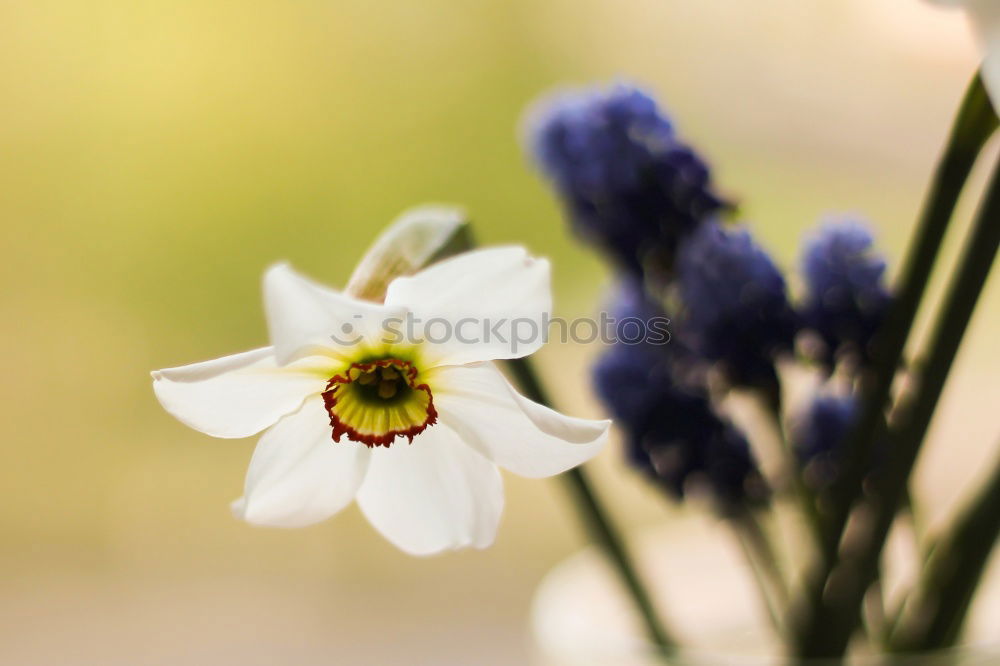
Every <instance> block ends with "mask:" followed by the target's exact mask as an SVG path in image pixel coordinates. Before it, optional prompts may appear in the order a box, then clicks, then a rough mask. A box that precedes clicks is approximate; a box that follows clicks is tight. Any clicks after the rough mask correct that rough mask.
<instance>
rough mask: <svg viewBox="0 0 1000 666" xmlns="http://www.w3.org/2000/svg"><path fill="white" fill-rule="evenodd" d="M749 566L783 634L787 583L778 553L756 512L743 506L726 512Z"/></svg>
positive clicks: (770, 613)
mask: <svg viewBox="0 0 1000 666" xmlns="http://www.w3.org/2000/svg"><path fill="white" fill-rule="evenodd" d="M728 522H729V524H730V525H731V527H732V528H733V532H734V533H735V534H736V537H737V539H738V540H739V542H740V546H741V547H742V548H743V553H744V555H745V556H746V559H747V562H748V564H749V565H750V569H751V571H752V572H753V575H754V578H755V579H756V582H757V589H758V590H759V592H760V596H761V601H762V602H763V604H764V608H765V609H766V610H767V613H768V616H769V617H770V619H771V624H772V626H774V630H775V631H776V632H777V633H778V635H779V636H782V635H784V632H785V627H784V617H783V615H784V608H785V604H786V603H787V602H788V585H787V583H786V582H785V577H784V576H783V575H782V573H781V569H780V567H779V565H778V557H777V553H775V552H774V548H773V546H772V544H771V540H770V539H769V538H768V536H767V534H766V533H765V532H764V528H763V527H761V524H760V522H759V521H758V520H757V518H756V516H754V515H753V513H751V512H750V511H749V510H747V509H742V510H740V511H738V512H736V513H735V514H733V515H732V516H729V520H728Z"/></svg>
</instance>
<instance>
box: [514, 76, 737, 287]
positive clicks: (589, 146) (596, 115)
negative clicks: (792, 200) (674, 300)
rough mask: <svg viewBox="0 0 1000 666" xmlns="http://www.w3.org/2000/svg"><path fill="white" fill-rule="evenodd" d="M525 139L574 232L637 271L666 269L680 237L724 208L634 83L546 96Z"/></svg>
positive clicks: (696, 160) (700, 166) (700, 167)
mask: <svg viewBox="0 0 1000 666" xmlns="http://www.w3.org/2000/svg"><path fill="white" fill-rule="evenodd" d="M528 143H529V148H530V150H531V152H532V154H533V155H534V158H535V160H536V162H537V163H538V165H539V167H540V169H541V171H542V172H543V173H544V174H545V176H547V177H548V178H549V179H550V180H551V181H552V183H553V184H554V186H555V188H556V190H557V191H558V193H559V195H560V197H561V198H562V200H563V204H564V206H565V208H566V210H567V214H568V217H569V219H570V221H571V224H572V225H573V227H574V229H575V230H576V231H577V232H578V233H580V234H581V235H582V236H583V237H584V238H586V239H588V240H589V241H590V242H593V243H595V244H596V245H598V246H600V247H601V248H603V250H604V251H605V252H606V253H607V254H609V255H610V256H611V257H612V258H613V259H614V260H615V262H616V263H617V264H618V265H619V266H620V267H622V268H624V270H625V271H627V272H628V273H631V274H633V275H638V274H641V273H642V272H643V271H644V270H646V269H649V268H651V267H652V268H654V269H655V271H656V272H666V271H669V270H670V266H671V264H672V260H673V253H674V251H675V250H676V246H677V243H678V241H679V239H680V238H682V237H683V236H685V235H687V234H689V233H690V232H691V231H692V230H693V229H694V228H695V227H696V226H697V225H698V223H699V222H700V221H701V220H703V219H705V218H706V217H707V216H709V215H711V214H712V213H714V212H715V211H717V210H719V209H720V208H721V207H723V202H722V200H721V199H720V197H718V196H717V195H716V194H715V192H714V190H713V187H712V183H711V177H710V174H709V170H708V167H707V166H706V164H705V162H704V161H703V160H702V159H701V158H700V157H699V156H698V155H697V154H695V153H694V151H692V150H691V149H690V148H689V147H688V146H686V145H684V144H683V143H681V142H680V141H679V140H678V139H677V137H676V135H675V133H674V129H673V126H672V125H671V123H670V121H669V120H668V119H667V117H666V115H665V114H664V113H663V112H662V111H661V110H660V108H659V107H658V106H657V103H656V101H655V100H654V99H653V98H652V97H651V96H650V95H649V94H648V93H646V92H644V91H642V90H641V89H639V88H637V87H634V86H631V85H626V84H618V85H615V86H612V87H611V88H610V89H608V90H588V91H582V92H576V93H563V94H557V95H554V96H552V97H550V98H548V99H544V100H542V101H541V102H539V103H538V104H536V105H535V107H534V109H533V111H532V112H531V113H530V114H529V122H528Z"/></svg>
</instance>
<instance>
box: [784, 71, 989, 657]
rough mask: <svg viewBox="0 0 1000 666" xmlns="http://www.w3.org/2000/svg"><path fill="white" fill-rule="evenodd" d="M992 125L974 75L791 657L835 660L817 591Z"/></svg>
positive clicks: (933, 189) (847, 450)
mask: <svg viewBox="0 0 1000 666" xmlns="http://www.w3.org/2000/svg"><path fill="white" fill-rule="evenodd" d="M996 127H997V116H996V113H995V112H994V110H993V107H992V105H991V104H990V101H989V97H988V96H987V94H986V89H985V87H984V86H983V82H982V79H981V77H980V76H979V74H978V73H977V74H976V76H975V78H974V79H973V80H972V83H971V84H970V85H969V88H968V90H967V91H966V94H965V98H964V99H963V101H962V105H961V107H960V109H959V112H958V115H957V116H956V119H955V124H954V126H953V127H952V130H951V135H950V137H949V140H948V144H947V147H946V148H945V152H944V154H943V155H942V157H941V160H940V161H939V163H938V166H937V169H936V171H935V174H934V179H933V181H932V183H931V186H930V189H929V194H928V198H927V200H926V202H925V204H924V208H923V212H922V214H921V217H920V221H919V223H918V228H917V233H916V241H915V244H914V245H913V246H912V247H911V248H910V251H909V253H908V254H907V258H906V261H905V264H904V266H903V269H902V272H901V275H900V279H899V283H898V285H899V286H898V288H897V289H896V291H895V294H894V298H893V304H892V307H891V308H890V311H889V313H888V316H887V319H886V322H885V324H884V325H883V327H882V330H881V332H880V333H879V336H878V338H877V339H876V341H875V364H874V367H873V368H872V370H871V371H870V372H868V373H866V375H865V376H864V377H863V379H862V386H861V392H862V395H863V396H864V400H863V401H862V410H861V414H860V415H859V418H858V421H857V423H856V424H855V426H854V427H853V428H852V431H851V433H850V434H849V436H848V437H847V439H846V441H845V443H844V455H843V456H842V458H841V459H842V460H844V461H845V464H844V466H843V468H842V469H841V472H840V475H839V477H838V480H837V482H836V483H835V484H834V487H833V488H832V489H831V494H830V496H831V501H830V503H829V515H828V516H827V517H826V519H825V520H824V529H823V539H822V544H821V553H820V557H819V559H818V561H817V565H816V567H815V568H814V570H813V571H812V572H811V573H810V574H809V576H808V578H807V581H806V591H805V594H804V597H803V599H802V600H801V602H800V615H801V616H802V617H803V618H804V619H803V620H801V623H800V629H799V631H798V632H797V639H796V643H797V651H798V653H799V654H802V655H814V656H837V653H836V652H834V653H833V654H830V653H829V652H828V651H827V650H826V649H825V648H824V649H820V646H822V645H823V644H824V641H823V638H822V637H823V635H824V634H825V633H827V627H826V625H825V623H824V620H823V617H822V616H823V613H821V612H819V609H820V608H821V606H822V605H823V594H824V590H825V589H826V588H827V584H828V581H829V578H830V575H831V573H832V571H833V568H834V566H835V565H836V563H837V549H838V546H839V544H840V542H841V538H842V537H843V533H844V527H845V526H846V524H847V519H848V517H849V516H850V513H851V508H852V507H853V505H854V503H855V501H856V500H857V498H858V497H859V496H860V494H861V488H862V483H863V481H864V478H865V475H866V473H867V470H868V469H870V454H871V451H872V449H873V448H874V443H875V442H877V441H878V440H879V439H880V438H882V437H884V435H885V425H884V423H885V421H884V410H885V406H886V403H887V402H888V400H889V395H890V391H891V389H892V384H893V379H894V378H895V375H896V368H897V367H898V366H899V363H900V360H901V359H902V356H903V349H904V347H905V345H906V340H907V338H908V336H909V333H910V329H911V328H912V326H913V321H914V319H915V317H916V313H917V309H918V307H919V305H920V302H921V300H922V299H923V295H924V292H925V290H926V288H927V283H928V281H929V279H930V275H931V270H932V269H933V267H934V262H935V259H936V258H937V255H938V253H939V251H940V249H941V244H942V242H943V240H944V236H945V232H946V231H947V229H948V224H949V222H950V220H951V217H952V215H953V213H954V210H955V206H956V204H957V203H958V198H959V195H960V194H961V192H962V189H963V187H964V185H965V182H966V180H967V179H968V176H969V173H970V172H971V171H972V167H973V165H974V164H975V161H976V158H977V156H978V155H979V152H980V151H981V150H982V147H983V145H984V144H985V143H986V141H987V140H988V139H989V137H990V136H991V135H992V134H993V132H994V131H995V130H996ZM838 642H839V641H838Z"/></svg>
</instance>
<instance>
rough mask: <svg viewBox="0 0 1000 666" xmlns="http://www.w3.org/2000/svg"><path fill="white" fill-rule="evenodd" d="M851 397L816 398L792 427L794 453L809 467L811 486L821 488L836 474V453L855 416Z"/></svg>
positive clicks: (855, 401)
mask: <svg viewBox="0 0 1000 666" xmlns="http://www.w3.org/2000/svg"><path fill="white" fill-rule="evenodd" d="M857 411H858V409H857V400H856V398H855V397H854V396H853V395H844V396H837V395H823V394H820V395H817V396H816V397H815V398H814V399H813V401H812V404H810V405H809V408H808V409H807V410H806V413H805V414H804V415H802V418H801V420H800V421H799V422H798V423H797V424H795V426H794V428H793V440H794V444H795V453H796V455H797V456H798V459H799V462H800V463H801V464H802V466H803V467H806V468H810V467H811V470H809V471H810V473H809V475H808V476H809V478H810V480H811V481H812V485H814V486H816V487H823V486H826V485H828V484H829V483H830V482H831V481H833V479H834V477H835V476H836V473H837V462H838V461H837V451H838V449H839V447H840V444H841V442H842V441H843V440H844V437H846V436H847V433H848V431H849V430H850V429H851V426H852V425H853V424H854V419H855V418H856V416H857Z"/></svg>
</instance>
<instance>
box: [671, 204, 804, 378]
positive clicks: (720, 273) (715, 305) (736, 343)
mask: <svg viewBox="0 0 1000 666" xmlns="http://www.w3.org/2000/svg"><path fill="white" fill-rule="evenodd" d="M678 283H679V292H680V297H681V301H682V304H683V307H684V317H683V319H682V322H681V326H682V336H683V338H684V340H685V342H687V343H688V344H690V345H691V346H692V347H693V348H694V349H695V350H696V351H697V352H698V353H699V354H700V355H701V356H702V357H703V358H704V359H705V360H707V361H710V362H713V363H718V364H720V365H721V367H722V368H723V370H724V371H725V374H726V376H727V377H728V378H729V380H730V381H731V382H732V383H734V384H737V385H745V386H766V385H769V384H770V383H773V381H774V376H775V371H774V357H775V355H776V354H778V353H779V352H782V351H787V350H790V349H791V348H792V344H793V340H794V337H795V333H796V329H797V317H796V314H795V312H794V311H793V310H792V307H791V305H789V302H788V297H787V294H786V289H785V280H784V278H783V277H782V276H781V273H780V272H779V271H778V268H777V267H776V266H775V265H774V263H773V262H772V261H771V258H770V257H769V256H768V255H767V253H766V252H764V250H763V249H761V248H760V247H759V246H758V245H757V244H756V243H755V242H754V241H753V238H751V236H750V233H749V232H748V231H747V230H745V229H739V228H732V229H728V228H725V227H723V226H722V225H721V224H718V223H716V222H710V223H706V224H704V225H702V226H701V227H700V228H699V229H698V231H697V232H695V234H694V235H692V237H691V238H690V239H688V241H687V242H686V243H685V244H684V245H683V246H682V248H681V251H680V253H679V257H678Z"/></svg>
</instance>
